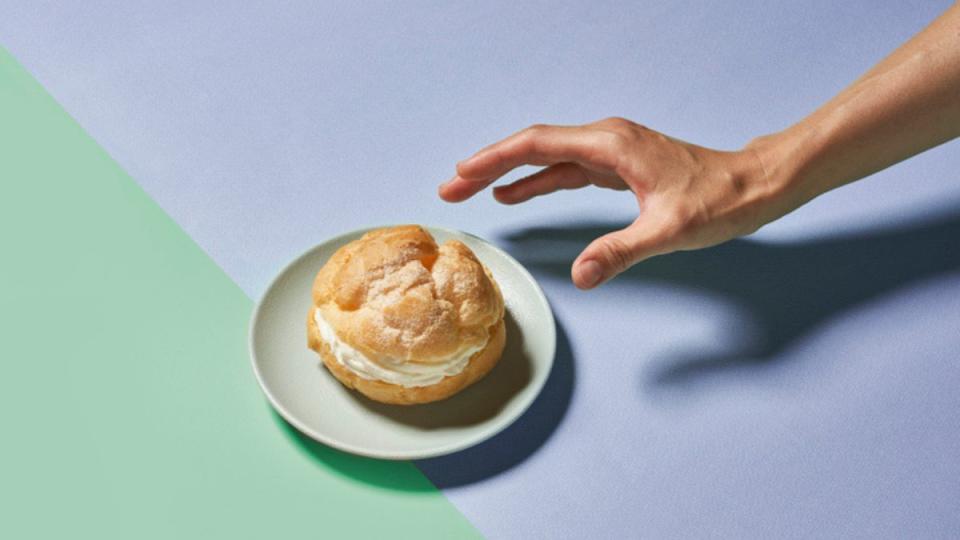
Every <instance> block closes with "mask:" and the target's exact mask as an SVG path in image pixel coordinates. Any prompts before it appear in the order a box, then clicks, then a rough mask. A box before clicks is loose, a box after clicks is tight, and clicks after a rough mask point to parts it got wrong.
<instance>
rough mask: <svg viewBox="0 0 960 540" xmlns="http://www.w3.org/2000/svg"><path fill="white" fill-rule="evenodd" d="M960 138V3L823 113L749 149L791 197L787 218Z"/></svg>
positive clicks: (768, 178) (773, 180)
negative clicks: (815, 201)
mask: <svg viewBox="0 0 960 540" xmlns="http://www.w3.org/2000/svg"><path fill="white" fill-rule="evenodd" d="M958 136H960V3H958V4H955V5H954V6H953V7H951V8H950V9H949V10H948V11H947V12H946V13H944V14H943V15H942V16H941V17H940V18H938V19H937V20H936V21H934V22H933V23H932V24H931V25H930V26H929V27H927V28H926V29H925V30H924V31H923V32H921V33H920V34H918V35H917V36H915V37H914V38H913V39H911V40H910V41H908V42H907V43H906V44H904V45H903V46H902V47H900V48H899V49H898V50H896V51H895V52H894V53H893V54H891V55H890V56H889V57H887V58H886V59H885V60H883V61H882V62H880V63H879V64H877V65H876V66H875V67H874V68H872V69H871V70H870V71H868V72H867V73H866V74H864V75H863V76H862V77H861V78H860V79H858V80H857V81H856V82H854V83H853V84H852V85H850V87H848V88H847V89H846V90H844V91H843V92H841V93H840V94H838V95H837V96H836V97H835V98H833V99H832V100H830V101H829V102H828V103H826V104H825V105H824V106H823V107H821V108H820V109H818V110H817V111H816V112H814V113H813V114H811V115H810V116H808V117H807V118H805V119H803V120H802V121H800V122H799V123H797V124H795V125H794V126H791V127H790V128H788V129H786V130H784V131H782V132H780V133H776V134H773V135H769V136H766V137H761V138H759V139H757V140H755V141H753V142H751V143H750V144H749V145H748V146H747V149H748V150H749V151H751V152H755V153H756V154H757V155H758V157H759V158H760V161H761V163H762V164H763V167H764V169H765V170H766V176H767V181H768V182H769V183H770V184H771V185H772V186H774V187H775V188H776V189H778V190H781V191H783V192H784V193H787V194H788V195H789V196H788V197H787V199H788V200H789V201H788V202H787V203H786V205H787V206H788V207H784V208H782V209H781V210H780V211H779V212H777V213H785V212H787V211H789V210H791V209H792V207H796V206H799V205H800V204H803V203H804V202H806V201H808V200H809V199H812V198H813V197H816V196H817V195H819V194H821V193H823V192H825V191H828V190H830V189H833V188H835V187H838V186H841V185H843V184H846V183H849V182H852V181H855V180H858V179H860V178H863V177H865V176H868V175H870V174H873V173H875V172H877V171H880V170H882V169H885V168H887V167H889V166H891V165H893V164H895V163H898V162H900V161H903V160H904V159H907V158H909V157H910V156H913V155H915V154H918V153H920V152H923V151H924V150H927V149H929V148H932V147H934V146H937V145H939V144H942V143H944V142H947V141H949V140H951V139H953V138H956V137H958ZM772 217H776V216H771V218H772Z"/></svg>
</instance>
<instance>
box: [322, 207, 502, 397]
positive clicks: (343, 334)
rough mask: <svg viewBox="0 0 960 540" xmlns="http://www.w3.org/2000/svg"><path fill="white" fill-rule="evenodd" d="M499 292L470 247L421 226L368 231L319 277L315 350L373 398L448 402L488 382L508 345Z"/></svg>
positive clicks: (344, 379) (352, 385)
mask: <svg viewBox="0 0 960 540" xmlns="http://www.w3.org/2000/svg"><path fill="white" fill-rule="evenodd" d="M503 318H504V304H503V296H502V294H501V292H500V288H499V286H498V285H497V283H496V281H494V279H493V276H492V275H491V273H490V270H489V269H487V268H486V267H485V266H484V265H483V264H482V263H481V262H480V261H479V260H478V259H477V257H476V255H474V253H473V252H472V251H471V250H470V248H468V247H467V246H466V245H465V244H463V243H462V242H460V241H457V240H449V241H447V242H444V243H443V245H440V246H438V245H437V243H436V241H435V240H434V239H433V237H432V236H431V235H430V233H428V232H427V231H426V230H424V229H423V228H422V227H419V226H417V225H402V226H397V227H390V228H385V229H378V230H375V231H371V232H368V233H366V234H364V235H363V237H362V238H359V239H358V240H354V241H353V242H350V243H349V244H347V245H345V246H343V247H341V248H340V249H339V250H337V252H336V253H334V255H333V256H332V257H331V258H330V260H329V261H327V263H326V264H325V265H324V266H323V268H321V269H320V271H319V272H318V273H317V277H316V279H315V280H314V284H313V306H312V308H311V310H310V312H309V314H308V317H307V343H308V345H309V347H310V348H311V349H313V350H315V351H316V352H317V353H318V354H319V355H320V358H321V359H322V360H323V363H324V365H325V366H326V367H327V369H328V370H330V372H331V373H332V374H333V376H334V377H336V378H337V379H338V380H339V381H340V382H341V383H343V384H344V385H346V386H347V387H349V388H353V389H355V390H357V391H359V392H360V393H362V394H363V395H365V396H367V397H369V398H370V399H373V400H376V401H380V402H383V403H392V404H399V405H410V404H416V403H428V402H431V401H437V400H441V399H444V398H447V397H450V396H452V395H453V394H456V393H457V392H459V391H461V390H463V389H464V388H466V387H467V386H470V385H471V384H473V383H474V382H476V381H478V380H480V379H481V378H482V377H483V376H484V375H486V374H487V373H488V372H489V371H490V370H491V369H492V368H493V367H494V366H495V365H496V363H497V362H498V361H499V360H500V356H501V354H502V353H503V347H504V342H505V337H506V328H505V326H504V319H503Z"/></svg>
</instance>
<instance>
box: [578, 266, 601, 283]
mask: <svg viewBox="0 0 960 540" xmlns="http://www.w3.org/2000/svg"><path fill="white" fill-rule="evenodd" d="M577 272H578V273H579V274H580V283H581V284H582V285H583V286H584V287H585V288H588V289H589V288H591V287H595V286H596V285H597V284H598V283H600V280H601V279H603V268H602V267H601V266H600V263H598V262H597V261H584V262H582V263H580V264H578V265H577Z"/></svg>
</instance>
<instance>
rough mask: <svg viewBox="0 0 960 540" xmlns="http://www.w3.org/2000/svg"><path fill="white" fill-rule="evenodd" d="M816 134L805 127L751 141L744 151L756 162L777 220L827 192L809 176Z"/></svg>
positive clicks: (795, 127)
mask: <svg viewBox="0 0 960 540" xmlns="http://www.w3.org/2000/svg"><path fill="white" fill-rule="evenodd" d="M816 138H817V137H816V134H815V133H812V132H811V130H808V129H806V128H804V127H803V126H800V125H798V126H793V127H791V128H789V129H786V130H784V131H780V132H777V133H773V134H770V135H764V136H761V137H757V138H756V139H753V140H751V141H750V142H749V143H747V145H746V146H745V147H744V148H743V150H742V151H743V152H746V153H748V154H750V155H752V156H754V158H755V159H756V161H757V162H758V167H759V169H760V170H761V171H762V174H763V183H764V184H765V186H766V191H767V193H768V200H769V201H770V202H771V204H772V206H773V207H774V210H775V213H776V214H779V215H774V216H772V217H771V218H770V219H776V218H777V217H780V216H781V215H783V214H786V213H788V212H790V211H792V210H794V209H795V208H797V207H799V206H801V205H802V204H804V203H806V202H807V201H809V200H810V199H813V198H814V197H816V196H817V195H819V194H820V193H822V192H823V191H824V190H823V189H821V188H820V187H819V186H818V185H817V184H816V182H815V181H814V180H815V178H814V177H813V176H812V175H810V174H809V172H810V170H811V168H812V166H813V164H814V157H815V156H816V152H815V151H814V148H815V146H816Z"/></svg>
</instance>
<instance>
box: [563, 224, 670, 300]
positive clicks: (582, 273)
mask: <svg viewBox="0 0 960 540" xmlns="http://www.w3.org/2000/svg"><path fill="white" fill-rule="evenodd" d="M664 251H665V250H664V246H663V241H662V236H661V235H659V234H657V232H656V229H655V228H654V227H653V226H652V224H650V223H647V222H645V221H644V220H643V219H642V217H640V218H637V219H636V220H635V221H634V222H633V223H631V224H630V225H628V226H627V227H626V228H624V229H621V230H619V231H614V232H612V233H609V234H605V235H603V236H601V237H600V238H597V239H596V240H594V241H593V242H591V243H590V245H588V246H587V247H586V249H584V250H583V252H582V253H580V256H579V257H577V259H576V260H575V261H574V262H573V268H572V270H571V277H572V278H573V284H574V285H576V286H577V288H579V289H584V290H586V289H592V288H594V287H596V286H597V285H600V284H601V283H603V282H604V281H607V280H609V279H610V278H612V277H614V276H616V275H617V274H619V273H621V272H623V271H624V270H626V269H627V268H630V267H631V266H633V265H634V264H636V263H638V262H640V261H642V260H644V259H646V258H648V257H652V256H654V255H657V254H659V253H663V252H664Z"/></svg>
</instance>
